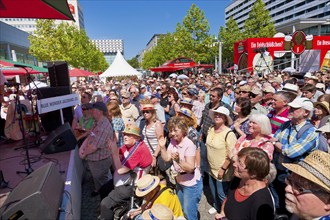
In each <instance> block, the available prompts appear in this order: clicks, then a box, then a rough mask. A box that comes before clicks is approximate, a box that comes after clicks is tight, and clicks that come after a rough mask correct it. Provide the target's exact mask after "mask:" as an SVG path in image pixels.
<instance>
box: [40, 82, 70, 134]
mask: <svg viewBox="0 0 330 220" xmlns="http://www.w3.org/2000/svg"><path fill="white" fill-rule="evenodd" d="M68 94H71V88H70V86H59V87H44V88H40V89H38V93H37V97H38V99H45V98H50V97H56V96H62V95H68ZM62 111H63V118H64V122H68V123H70V124H71V123H72V120H73V107H68V108H64V109H62ZM40 119H41V124H42V127H43V128H44V129H45V131H47V132H51V131H53V130H55V129H56V128H58V127H59V126H61V125H62V122H61V114H60V110H56V111H52V112H47V113H45V114H42V115H40Z"/></svg>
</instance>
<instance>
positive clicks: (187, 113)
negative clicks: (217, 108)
mask: <svg viewBox="0 0 330 220" xmlns="http://www.w3.org/2000/svg"><path fill="white" fill-rule="evenodd" d="M178 113H179V114H182V115H185V116H187V117H188V118H191V119H194V118H193V113H192V111H191V110H190V109H187V108H181V109H180V111H179V112H178Z"/></svg>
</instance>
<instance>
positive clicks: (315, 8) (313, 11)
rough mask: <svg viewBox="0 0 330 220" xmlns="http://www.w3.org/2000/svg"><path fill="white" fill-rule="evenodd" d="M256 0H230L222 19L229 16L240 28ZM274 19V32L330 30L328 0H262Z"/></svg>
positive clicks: (315, 32) (324, 31)
mask: <svg viewBox="0 0 330 220" xmlns="http://www.w3.org/2000/svg"><path fill="white" fill-rule="evenodd" d="M255 1H256V0H234V1H233V2H232V3H231V4H230V5H229V6H227V7H226V9H225V19H226V21H228V19H229V18H230V17H233V19H234V20H235V21H236V23H237V24H238V27H239V28H240V29H241V30H242V29H243V28H244V27H243V26H244V21H245V20H246V19H247V18H248V15H249V12H250V11H251V9H252V7H253V4H254V2H255ZM263 2H264V3H265V7H266V9H267V10H268V11H269V13H270V16H271V18H272V21H274V24H275V28H276V30H277V32H282V33H284V34H291V33H293V32H295V31H296V30H301V31H304V32H305V33H306V34H312V35H329V34H330V1H329V0H263Z"/></svg>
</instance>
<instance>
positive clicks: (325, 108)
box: [311, 101, 330, 128]
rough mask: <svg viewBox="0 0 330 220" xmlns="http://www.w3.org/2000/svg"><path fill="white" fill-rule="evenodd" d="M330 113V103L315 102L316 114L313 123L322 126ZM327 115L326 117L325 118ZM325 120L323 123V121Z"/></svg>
mask: <svg viewBox="0 0 330 220" xmlns="http://www.w3.org/2000/svg"><path fill="white" fill-rule="evenodd" d="M329 115H330V108H329V103H328V102H326V101H323V102H315V103H314V115H313V117H312V120H311V122H312V124H313V125H314V126H315V127H316V128H319V127H322V126H323V125H324V123H325V121H326V119H327V118H328V117H329ZM325 117H326V118H325ZM321 122H323V123H321Z"/></svg>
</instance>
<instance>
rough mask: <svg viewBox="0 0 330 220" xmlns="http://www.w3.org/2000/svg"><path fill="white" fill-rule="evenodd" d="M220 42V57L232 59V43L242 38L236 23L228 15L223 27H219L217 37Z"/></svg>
mask: <svg viewBox="0 0 330 220" xmlns="http://www.w3.org/2000/svg"><path fill="white" fill-rule="evenodd" d="M218 39H220V41H221V42H222V58H223V60H225V61H227V62H232V61H233V59H234V43H235V42H237V41H239V40H242V39H244V36H243V34H242V32H241V31H240V29H239V27H238V24H237V23H236V21H235V20H234V19H233V17H230V18H229V19H228V21H227V23H226V26H225V27H220V31H219V37H218Z"/></svg>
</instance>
